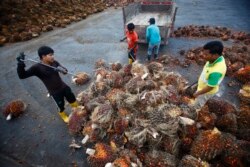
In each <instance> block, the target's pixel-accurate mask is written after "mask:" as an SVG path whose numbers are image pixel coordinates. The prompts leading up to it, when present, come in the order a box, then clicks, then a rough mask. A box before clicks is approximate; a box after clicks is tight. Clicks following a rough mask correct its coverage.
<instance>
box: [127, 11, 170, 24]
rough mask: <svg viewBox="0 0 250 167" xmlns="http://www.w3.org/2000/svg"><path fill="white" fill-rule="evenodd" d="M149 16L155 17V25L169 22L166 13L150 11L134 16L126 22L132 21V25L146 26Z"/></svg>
mask: <svg viewBox="0 0 250 167" xmlns="http://www.w3.org/2000/svg"><path fill="white" fill-rule="evenodd" d="M151 17H154V18H155V24H156V25H157V26H166V25H170V24H171V17H170V16H168V15H166V13H152V12H143V13H139V14H137V15H136V16H134V17H133V18H132V19H131V20H129V22H127V24H128V23H134V25H140V26H148V25H149V23H148V21H149V19H150V18H151Z"/></svg>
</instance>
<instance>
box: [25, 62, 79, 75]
mask: <svg viewBox="0 0 250 167" xmlns="http://www.w3.org/2000/svg"><path fill="white" fill-rule="evenodd" d="M21 61H31V62H34V63H38V64H41V65H44V66H46V67H49V68H52V69H54V70H57V71H60V72H62V70H60V69H58V68H56V67H53V66H50V65H47V64H43V63H41V62H39V61H36V60H33V59H26V60H22V59H21ZM67 74H70V75H73V76H74V77H77V76H76V75H75V74H73V73H71V72H67Z"/></svg>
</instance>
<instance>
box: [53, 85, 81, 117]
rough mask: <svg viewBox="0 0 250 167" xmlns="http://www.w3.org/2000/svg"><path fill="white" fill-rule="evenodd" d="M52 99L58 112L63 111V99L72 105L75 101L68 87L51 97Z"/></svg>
mask: <svg viewBox="0 0 250 167" xmlns="http://www.w3.org/2000/svg"><path fill="white" fill-rule="evenodd" d="M51 96H52V97H53V99H54V100H55V102H56V104H57V106H58V107H59V109H60V112H62V111H64V109H65V107H64V105H65V102H64V97H65V98H66V100H67V101H68V102H69V103H74V102H75V101H76V97H75V95H74V94H73V93H72V91H71V89H70V87H66V88H64V89H63V90H62V91H60V92H58V93H56V94H54V95H51Z"/></svg>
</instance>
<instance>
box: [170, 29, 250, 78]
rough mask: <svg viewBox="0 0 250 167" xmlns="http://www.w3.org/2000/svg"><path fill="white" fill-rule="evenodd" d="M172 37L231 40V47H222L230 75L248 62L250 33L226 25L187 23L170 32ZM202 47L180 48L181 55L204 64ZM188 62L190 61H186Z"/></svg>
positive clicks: (247, 64)
mask: <svg viewBox="0 0 250 167" xmlns="http://www.w3.org/2000/svg"><path fill="white" fill-rule="evenodd" d="M172 36H173V37H195V38H220V39H222V40H229V39H230V40H231V41H232V42H233V44H232V46H231V47H224V51H223V55H224V58H225V60H226V64H227V75H228V76H232V75H235V73H236V72H237V71H238V70H240V69H242V68H246V67H247V66H249V64H250V34H247V33H245V32H241V31H240V32H234V31H232V30H230V29H228V28H226V27H210V26H195V25H189V26H184V27H179V28H178V29H177V30H175V31H174V32H173V34H172ZM203 52H204V50H203V49H202V47H198V48H192V49H190V50H188V51H185V50H181V51H180V55H183V56H184V57H185V58H186V59H188V60H190V61H191V62H196V63H197V64H199V65H204V64H205V62H206V60H205V57H204V54H203ZM188 63H190V62H188Z"/></svg>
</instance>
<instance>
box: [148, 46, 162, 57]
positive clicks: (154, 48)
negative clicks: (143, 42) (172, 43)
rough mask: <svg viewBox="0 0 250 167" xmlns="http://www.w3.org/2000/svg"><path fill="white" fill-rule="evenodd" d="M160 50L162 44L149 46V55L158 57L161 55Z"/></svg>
mask: <svg viewBox="0 0 250 167" xmlns="http://www.w3.org/2000/svg"><path fill="white" fill-rule="evenodd" d="M159 48H160V43H158V44H154V45H152V44H148V55H150V56H151V55H152V54H155V55H158V53H159Z"/></svg>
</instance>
